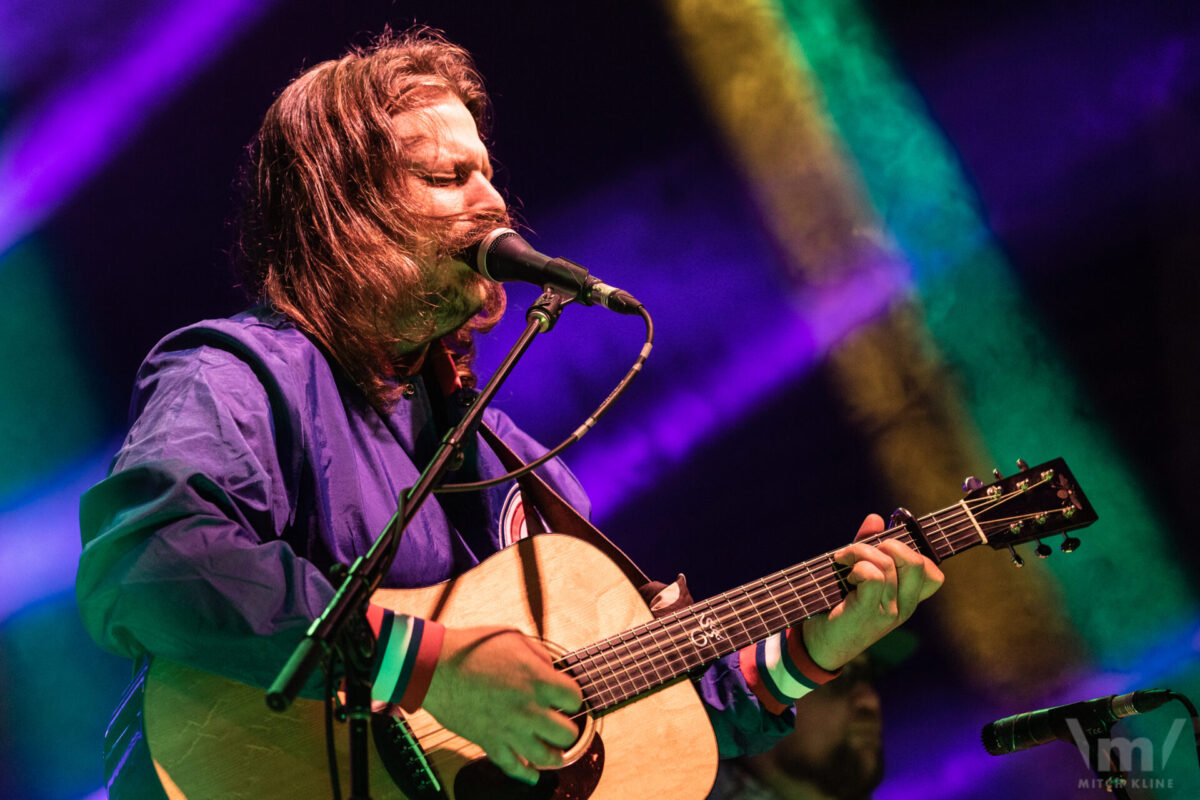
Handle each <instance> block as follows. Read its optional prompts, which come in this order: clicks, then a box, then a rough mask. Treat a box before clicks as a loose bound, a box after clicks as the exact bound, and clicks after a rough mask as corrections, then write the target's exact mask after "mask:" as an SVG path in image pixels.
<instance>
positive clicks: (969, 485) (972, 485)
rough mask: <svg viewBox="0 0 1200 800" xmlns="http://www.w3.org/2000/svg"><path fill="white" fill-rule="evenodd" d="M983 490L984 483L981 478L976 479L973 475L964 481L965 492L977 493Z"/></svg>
mask: <svg viewBox="0 0 1200 800" xmlns="http://www.w3.org/2000/svg"><path fill="white" fill-rule="evenodd" d="M982 488H983V481H981V480H979V478H976V477H975V476H974V475H972V476H971V477H969V478H967V479H965V480H964V481H963V491H964V492H974V491H976V490H978V489H982Z"/></svg>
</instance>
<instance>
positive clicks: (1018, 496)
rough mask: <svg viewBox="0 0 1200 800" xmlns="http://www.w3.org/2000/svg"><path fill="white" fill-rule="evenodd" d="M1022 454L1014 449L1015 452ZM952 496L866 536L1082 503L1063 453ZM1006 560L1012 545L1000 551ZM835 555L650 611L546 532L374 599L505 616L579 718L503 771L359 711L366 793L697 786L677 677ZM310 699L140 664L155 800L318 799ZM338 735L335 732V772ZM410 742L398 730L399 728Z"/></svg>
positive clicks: (965, 545) (1048, 526) (563, 796)
mask: <svg viewBox="0 0 1200 800" xmlns="http://www.w3.org/2000/svg"><path fill="white" fill-rule="evenodd" d="M1022 466H1023V464H1022ZM964 488H965V489H966V490H967V493H966V495H965V496H964V497H963V499H961V500H959V501H958V502H957V503H955V504H954V505H951V506H949V507H947V508H945V509H943V510H941V511H937V512H934V513H932V514H928V515H926V516H924V517H921V518H916V517H914V516H913V515H911V514H908V513H907V512H903V510H901V512H897V515H895V516H893V525H892V527H890V528H889V529H888V530H885V531H883V532H882V533H879V534H877V535H875V536H873V537H870V538H868V539H867V540H866V541H868V542H870V543H878V542H880V541H883V540H885V539H899V540H900V541H902V542H904V543H905V544H907V545H909V546H911V547H913V548H914V549H915V550H917V551H919V552H922V553H924V554H926V555H928V556H929V557H930V558H932V559H934V560H935V561H941V560H943V559H946V558H949V557H950V556H953V555H955V554H957V553H961V552H963V551H964V550H969V549H971V548H973V547H975V546H977V545H989V546H991V547H993V548H997V549H1005V548H1012V547H1013V546H1014V545H1016V544H1020V543H1023V542H1027V541H1032V540H1035V539H1037V540H1038V547H1039V550H1038V554H1039V555H1046V554H1048V553H1049V547H1048V545H1046V544H1044V543H1043V542H1041V541H1040V540H1041V539H1042V538H1044V537H1048V536H1051V535H1053V534H1057V533H1061V534H1062V536H1063V541H1062V543H1061V548H1062V549H1063V550H1064V551H1068V552H1069V551H1070V550H1073V549H1075V547H1077V546H1078V544H1079V540H1078V539H1076V538H1075V537H1073V536H1069V535H1068V534H1067V531H1070V530H1073V529H1076V528H1080V527H1083V526H1085V525H1089V524H1091V523H1092V522H1094V521H1095V520H1096V518H1097V517H1096V513H1095V512H1094V510H1093V509H1092V506H1091V504H1090V503H1089V502H1088V501H1087V499H1086V498H1085V497H1084V495H1083V493H1082V492H1081V491H1080V489H1079V487H1078V486H1077V485H1076V483H1075V480H1074V478H1073V477H1072V475H1071V473H1070V472H1069V471H1068V469H1067V465H1066V464H1065V463H1064V462H1063V461H1062V459H1056V460H1054V461H1050V462H1047V463H1045V464H1041V465H1039V466H1036V467H1032V468H1028V467H1027V468H1024V469H1022V471H1021V472H1020V473H1018V474H1015V475H1012V476H1009V477H1008V478H1005V479H1000V480H997V481H995V482H994V483H992V484H990V485H986V486H985V485H983V484H982V483H981V482H980V481H978V480H976V479H969V480H968V484H967V485H966V486H965V487H964ZM1013 557H1014V559H1015V560H1019V557H1018V556H1016V553H1015V551H1013ZM847 571H848V570H847V568H846V567H844V566H843V565H840V564H837V563H835V562H834V561H833V559H832V557H831V554H829V553H827V554H825V555H822V556H819V557H817V558H813V559H810V560H808V561H805V562H804V563H801V564H797V565H795V566H792V567H788V568H787V569H784V570H781V571H779V572H776V573H774V574H772V575H768V576H766V577H764V578H760V579H759V580H755V581H751V582H750V583H746V584H743V585H742V586H739V587H737V588H736V589H731V590H730V591H727V592H725V593H723V594H720V595H717V596H716V597H713V598H710V599H708V600H704V601H703V602H699V603H695V604H694V605H691V606H688V607H686V608H684V609H682V610H679V611H676V612H673V613H671V614H669V615H667V616H665V617H661V618H655V617H654V616H653V615H652V614H651V613H650V611H649V609H648V608H647V606H646V603H645V602H644V601H643V600H642V598H641V596H640V595H639V594H638V592H637V589H636V588H635V587H634V586H633V585H631V584H630V582H629V580H628V579H627V578H626V577H625V574H624V573H623V572H622V570H621V569H620V568H619V567H618V566H617V565H616V564H615V563H613V562H612V561H611V560H609V559H608V558H607V557H606V556H604V555H602V554H601V553H600V552H599V551H598V550H596V549H595V548H593V547H592V546H591V545H589V544H586V543H584V542H582V541H580V540H578V539H576V538H573V537H569V536H563V535H558V534H541V535H537V536H533V537H531V538H528V539H524V540H522V541H520V542H518V543H517V544H515V545H513V546H511V547H508V548H506V549H504V550H502V551H500V552H498V553H496V554H495V555H493V556H491V557H490V558H488V559H487V560H485V561H484V562H482V563H481V564H479V565H478V566H476V567H475V568H473V569H471V570H470V571H468V572H466V573H464V574H463V575H461V576H459V577H457V578H455V579H453V580H450V581H447V582H446V583H442V584H438V585H436V586H429V587H426V588H422V589H403V590H390V589H383V590H379V591H377V592H376V593H375V595H374V596H373V598H372V599H373V601H374V602H376V603H379V604H381V605H384V606H386V607H388V608H391V609H393V610H395V611H399V612H403V613H406V614H412V615H415V616H420V617H423V618H426V619H435V620H438V621H440V622H443V623H444V624H446V625H452V626H473V625H505V626H509V627H512V628H516V629H519V630H521V631H523V632H524V633H525V634H527V635H529V636H532V637H536V638H537V639H538V640H540V641H541V642H543V643H544V644H545V645H546V647H547V648H548V649H549V650H550V652H551V653H552V654H553V655H554V656H555V658H556V660H555V665H556V667H557V668H558V669H561V670H563V671H565V672H567V673H569V674H570V675H571V676H572V677H573V678H574V679H575V680H576V681H578V683H579V685H580V687H581V688H582V690H583V695H584V699H585V713H583V714H582V716H581V718H580V719H579V722H580V728H581V731H582V732H581V735H580V737H579V739H578V741H577V742H576V743H575V745H574V746H572V747H571V748H570V750H568V752H567V754H566V761H567V764H566V765H565V766H564V767H562V768H560V769H557V770H546V771H543V772H542V773H541V779H540V780H539V782H538V783H537V785H535V786H528V785H526V784H523V783H520V782H518V781H514V780H511V779H509V778H507V777H506V776H505V775H504V774H503V773H501V772H500V771H499V770H498V769H497V768H496V767H495V766H493V765H492V764H491V762H490V761H488V760H487V758H486V757H485V756H484V755H483V752H482V751H481V750H480V749H479V748H478V747H477V746H475V745H473V744H471V743H470V742H468V741H466V740H465V739H462V738H461V737H459V736H456V735H455V734H453V733H451V732H450V731H448V730H446V729H445V728H443V727H441V726H440V725H439V724H438V722H437V720H436V719H434V718H433V717H432V716H431V715H430V714H428V713H426V712H423V711H418V712H416V713H414V714H409V715H405V716H403V717H400V718H393V717H391V716H385V715H376V719H375V720H374V721H373V723H372V731H373V744H374V750H373V751H372V753H371V757H370V763H371V768H372V773H371V778H370V781H371V793H372V797H373V798H375V800H432V799H433V798H451V799H452V800H502V799H504V798H513V799H514V800H515V799H516V798H521V799H522V800H533V799H534V798H536V799H537V800H568V798H570V799H571V800H585V799H586V800H629V798H642V797H644V798H658V797H669V798H673V800H689V799H694V800H699V798H703V797H705V795H706V794H707V793H708V790H709V789H710V787H711V786H712V783H713V779H714V776H715V774H716V767H717V747H716V742H715V739H714V737H713V735H712V729H711V726H710V724H709V722H708V717H707V714H706V712H705V710H704V706H703V704H702V703H701V701H700V699H699V696H698V695H697V693H696V691H695V689H694V687H693V686H692V684H691V682H690V681H689V680H687V678H688V677H689V676H691V675H693V674H695V673H697V672H699V671H702V670H703V669H704V668H705V667H706V666H707V665H709V664H711V663H712V662H713V661H715V660H717V659H719V658H721V657H722V656H724V655H726V654H728V653H732V652H734V651H736V650H738V649H740V648H742V647H745V646H747V645H750V644H753V643H755V642H758V641H761V640H762V639H764V638H766V637H768V636H770V635H771V634H773V633H776V632H778V631H781V630H784V629H786V628H788V627H789V626H792V625H796V624H798V623H799V622H801V621H802V620H804V619H805V618H806V617H809V616H812V615H814V614H819V613H821V612H823V611H827V610H829V609H830V608H832V607H834V606H835V605H837V603H838V602H840V601H841V599H842V598H843V597H844V596H845V594H846V592H847V591H849V587H848V585H847V584H846V582H845V576H846V574H847ZM323 706H324V704H323V703H321V702H320V701H314V700H303V699H301V700H297V701H296V702H295V703H294V704H293V705H292V706H291V707H290V708H289V709H288V711H287V712H285V713H276V712H273V711H270V710H268V708H267V706H266V704H265V702H264V692H263V690H261V689H256V688H252V687H250V686H247V685H245V684H241V683H238V682H236V681H232V680H229V679H227V678H223V677H219V676H217V675H212V674H208V673H204V672H199V671H196V670H193V669H189V668H187V667H184V666H181V665H179V664H174V663H171V662H169V661H165V660H162V659H157V660H155V661H154V662H153V664H152V666H151V668H150V673H149V677H148V679H147V686H146V696H145V707H144V713H145V724H146V734H147V738H148V742H149V745H150V751H151V755H152V756H153V758H154V761H155V764H156V766H157V768H158V770H159V777H160V779H161V780H162V782H163V786H164V788H165V789H166V791H167V794H168V796H169V797H171V798H172V800H178V799H180V798H185V799H186V800H269V799H270V798H278V800H324V798H327V797H329V796H330V776H329V771H328V770H329V766H328V758H327V749H326V737H325V712H324V707H323ZM346 739H347V737H346V736H345V735H337V736H335V746H336V747H337V748H338V751H339V752H338V758H337V760H338V764H339V768H340V770H341V772H342V777H341V781H342V785H343V786H348V785H349V777H348V764H349V757H348V754H347V752H346V747H347V745H346V743H345V742H346ZM412 743H415V746H413V745H412Z"/></svg>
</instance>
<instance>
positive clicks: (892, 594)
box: [837, 543, 899, 617]
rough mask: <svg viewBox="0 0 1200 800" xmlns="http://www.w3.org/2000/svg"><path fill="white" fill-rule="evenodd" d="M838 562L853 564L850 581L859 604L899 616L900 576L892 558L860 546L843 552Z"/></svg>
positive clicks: (849, 547) (876, 549)
mask: <svg viewBox="0 0 1200 800" xmlns="http://www.w3.org/2000/svg"><path fill="white" fill-rule="evenodd" d="M837 560H839V561H842V562H844V563H846V564H853V567H852V568H851V570H850V574H849V575H848V576H847V577H846V580H847V582H848V583H849V584H850V585H852V586H854V587H855V592H856V593H857V594H858V598H857V603H858V604H861V605H862V607H863V608H874V609H879V610H881V611H882V612H883V613H884V614H886V615H887V616H889V617H890V616H895V615H896V614H898V613H899V610H898V608H897V605H896V604H897V586H898V575H897V573H896V563H895V561H893V559H892V557H891V556H889V555H887V554H886V553H883V552H881V551H880V550H879V549H878V548H875V547H871V546H870V545H866V544H861V543H860V544H852V545H850V546H848V547H846V548H843V550H842V551H841V552H840V553H839V554H838V558H837ZM848 600H849V598H848Z"/></svg>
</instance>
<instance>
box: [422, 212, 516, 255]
mask: <svg viewBox="0 0 1200 800" xmlns="http://www.w3.org/2000/svg"><path fill="white" fill-rule="evenodd" d="M513 225H514V221H513V218H512V215H511V214H509V213H508V211H507V210H505V211H481V212H478V213H476V214H473V215H472V216H471V219H470V225H469V226H466V227H463V226H461V225H449V226H447V229H446V230H445V232H444V234H443V235H442V236H439V237H438V243H437V260H438V261H441V260H444V259H450V258H454V257H455V256H456V255H458V254H459V253H461V252H462V251H463V250H466V249H467V248H468V247H469V246H471V245H473V244H478V243H479V242H480V241H481V240H482V239H483V237H485V236H487V235H488V234H489V233H491V232H492V231H493V230H495V229H496V228H511V227H512V226H513ZM456 228H457V230H455V229H456Z"/></svg>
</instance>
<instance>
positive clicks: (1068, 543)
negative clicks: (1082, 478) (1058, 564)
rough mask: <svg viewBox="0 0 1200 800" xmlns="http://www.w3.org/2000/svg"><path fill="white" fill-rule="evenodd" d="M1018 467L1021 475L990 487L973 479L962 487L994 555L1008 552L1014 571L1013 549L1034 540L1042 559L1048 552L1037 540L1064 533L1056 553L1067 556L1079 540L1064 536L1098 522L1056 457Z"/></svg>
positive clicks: (1017, 560) (1016, 558)
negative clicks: (1011, 558) (1036, 542)
mask: <svg viewBox="0 0 1200 800" xmlns="http://www.w3.org/2000/svg"><path fill="white" fill-rule="evenodd" d="M1017 464H1018V466H1020V467H1021V471H1020V472H1018V473H1016V474H1015V475H1010V476H1009V477H1007V478H1000V477H999V475H997V479H996V481H995V482H993V483H991V484H987V485H984V484H983V482H982V481H980V480H978V479H977V478H968V479H967V481H966V482H965V483H964V484H963V490H964V491H966V493H967V495H966V498H965V500H964V502H965V503H966V504H967V507H968V508H969V509H970V511H971V515H972V516H973V517H974V519H975V522H976V523H977V524H978V525H979V528H980V529H981V530H982V531H983V534H984V535H985V536H986V537H987V540H988V544H990V545H991V546H992V547H994V548H995V549H997V550H1000V549H1003V548H1008V549H1009V551H1010V552H1012V555H1013V562H1014V563H1015V564H1016V565H1017V566H1021V565H1022V564H1023V563H1024V562H1023V560H1022V559H1021V557H1020V556H1018V555H1017V554H1016V551H1015V550H1013V549H1012V548H1013V547H1014V546H1015V545H1018V544H1021V543H1023V542H1031V541H1034V540H1037V541H1038V547H1037V554H1038V555H1039V556H1041V557H1042V558H1045V557H1046V556H1048V555H1050V552H1051V549H1050V546H1049V545H1047V544H1046V543H1045V542H1042V541H1041V540H1042V539H1044V538H1046V537H1048V536H1052V535H1054V534H1057V533H1061V534H1063V540H1062V542H1061V544H1060V545H1059V547H1060V549H1061V550H1062V551H1063V552H1066V553H1069V552H1071V551H1072V550H1074V549H1075V548H1077V547H1078V546H1079V539H1077V538H1075V537H1073V536H1068V535H1067V531H1072V530H1075V529H1077V528H1082V527H1084V526H1087V525H1091V524H1092V523H1093V522H1095V521H1096V520H1097V519H1098V517H1097V515H1096V512H1095V510H1094V509H1093V508H1092V504H1091V503H1089V502H1088V499H1087V498H1086V497H1085V496H1084V494H1083V491H1082V490H1081V489H1080V488H1079V484H1077V483H1076V482H1075V477H1074V476H1073V475H1072V474H1071V471H1070V470H1069V469H1067V463H1066V462H1065V461H1063V460H1062V459H1061V458H1056V459H1054V460H1053V461H1047V462H1046V463H1045V464H1039V465H1037V466H1036V467H1030V466H1028V465H1027V464H1025V462H1023V461H1018V462H1017Z"/></svg>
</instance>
